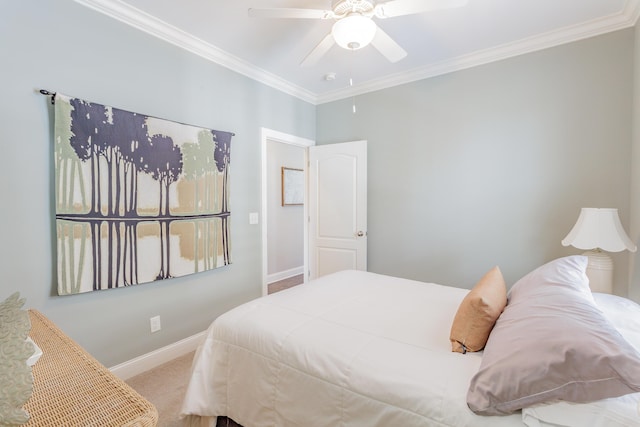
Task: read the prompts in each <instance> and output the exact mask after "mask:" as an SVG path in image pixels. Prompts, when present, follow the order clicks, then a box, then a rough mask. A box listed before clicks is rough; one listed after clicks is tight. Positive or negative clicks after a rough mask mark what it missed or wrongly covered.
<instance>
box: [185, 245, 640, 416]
mask: <svg viewBox="0 0 640 427" xmlns="http://www.w3.org/2000/svg"><path fill="white" fill-rule="evenodd" d="M545 268H546V270H545ZM585 268H586V258H585V257H581V256H575V257H566V258H563V259H559V260H555V261H553V262H551V263H549V264H546V265H545V266H542V267H540V268H539V269H537V270H535V271H534V272H532V273H530V274H528V275H527V276H525V277H523V279H521V280H520V281H519V282H518V283H516V285H514V286H513V288H512V289H511V291H510V294H509V302H508V303H507V302H506V301H505V304H506V307H505V308H503V309H500V310H499V313H498V316H499V317H498V319H497V320H498V321H497V323H496V325H495V327H493V328H492V330H491V331H490V332H491V335H490V336H489V338H488V341H487V343H486V348H484V351H466V353H462V352H457V351H452V344H454V347H455V344H456V343H455V342H453V341H452V333H453V332H452V331H453V328H452V322H454V320H457V319H458V316H459V314H458V313H459V312H460V311H461V307H462V306H463V303H464V302H465V301H466V300H468V299H469V297H470V295H471V294H472V293H473V292H474V291H473V290H472V291H471V292H470V291H469V290H467V289H461V288H455V287H450V286H443V285H439V284H433V283H423V282H418V281H412V280H407V279H401V278H396V277H389V276H384V275H380V274H374V273H369V272H362V271H343V272H339V273H334V274H332V275H328V276H324V277H321V278H319V279H317V280H314V281H311V282H309V283H307V284H304V285H300V286H297V287H294V288H291V289H289V290H286V291H282V292H279V293H276V294H273V295H270V296H267V297H263V298H259V299H256V300H254V301H250V302H248V303H246V304H243V305H241V306H239V307H237V308H235V309H233V310H231V311H229V312H227V313H225V314H224V315H222V316H220V317H219V318H218V319H216V320H215V321H214V322H213V323H212V325H211V326H210V327H209V329H208V331H207V334H206V338H205V340H204V341H203V343H202V344H201V345H200V346H199V348H198V350H197V352H196V355H195V357H194V362H193V366H192V372H191V377H190V381H189V384H188V387H187V390H186V394H185V398H184V402H183V406H182V410H181V412H182V415H183V416H184V417H185V418H186V420H187V424H188V425H192V426H196V425H197V426H215V425H216V418H217V417H223V416H224V417H228V418H230V419H232V420H234V421H236V422H237V423H239V424H241V425H242V426H244V427H260V426H305V427H313V426H338V425H343V426H452V427H453V426H474V427H482V426H492V427H494V426H495V427H500V426H525V425H526V426H529V427H538V426H550V425H581V426H584V425H591V426H605V425H607V426H608V425H611V426H614V425H620V426H627V425H629V426H633V425H635V426H637V425H640V412H639V410H640V409H639V406H638V402H640V393H638V392H640V353H638V349H639V348H640V306H638V305H637V304H635V303H633V302H631V301H629V300H626V299H623V298H620V297H614V296H612V295H599V294H595V295H596V296H595V297H594V296H591V293H590V292H588V281H587V282H586V283H585V280H586V277H585V275H584V270H585ZM566 270H569V276H568V279H566V281H570V282H571V281H575V282H580V283H578V285H579V286H577V287H576V289H577V291H576V292H574V293H576V294H577V296H576V295H573V294H571V293H570V294H571V295H569V298H571V299H577V300H580V302H579V304H578V306H580V305H581V304H582V305H585V306H586V305H587V302H588V304H589V307H588V308H589V310H591V306H590V305H593V307H594V308H595V310H596V311H597V313H596V317H597V316H599V315H602V316H603V318H602V319H600V318H597V319H596V320H597V323H603V324H604V325H605V329H604V333H605V334H608V335H610V336H613V340H614V341H615V342H614V343H613V344H611V343H610V342H609V341H606V340H610V339H611V338H610V337H609V336H607V337H605V338H606V339H605V341H606V343H605V345H607V346H609V345H615V346H622V347H621V348H618V347H616V350H617V352H616V354H615V355H613V356H612V357H613V358H615V357H619V354H618V353H619V352H626V353H628V355H627V356H626V357H627V358H624V357H623V360H621V361H620V360H618V359H615V360H613V359H612V360H613V362H611V363H609V362H610V360H609V359H607V358H608V357H609V355H605V356H602V355H601V354H600V353H598V354H597V355H596V359H597V363H596V362H594V363H596V364H597V365H598V366H599V365H600V364H602V363H604V364H607V365H611V366H613V367H614V368H615V369H617V371H616V373H615V375H616V376H621V377H624V376H628V377H630V378H626V379H625V378H622V379H618V382H615V384H614V383H613V382H612V383H611V384H608V387H605V388H606V390H605V391H604V392H603V391H599V390H598V387H597V386H594V387H591V385H590V383H584V382H583V383H581V384H579V387H578V388H579V390H578V391H576V390H575V389H572V388H570V389H567V390H564V391H562V392H563V393H565V395H567V396H568V397H569V400H573V401H571V402H566V401H564V397H566V396H561V397H558V396H557V395H548V396H546V397H545V400H543V401H533V402H532V401H531V397H530V396H528V397H527V398H525V399H524V401H525V403H524V404H525V405H526V407H525V408H524V409H522V408H516V409H513V407H511V408H509V407H505V406H504V405H505V403H504V401H502V402H500V403H499V404H494V403H495V402H493V400H495V399H496V397H495V396H494V395H493V394H492V393H494V391H495V390H489V391H487V390H483V387H486V384H490V385H491V384H493V383H494V382H497V383H504V382H505V381H506V380H505V378H500V377H499V376H500V375H504V372H502V370H500V371H501V372H500V373H499V374H498V376H496V372H495V363H493V364H492V363H491V362H492V360H493V361H494V362H495V360H497V359H500V357H503V356H504V354H497V355H496V354H491V349H492V348H495V349H498V350H499V352H500V353H502V346H503V343H502V342H501V341H500V333H501V332H502V331H503V330H505V328H506V332H507V333H508V334H511V333H513V331H512V330H510V329H509V328H511V327H512V326H511V325H512V324H513V323H514V322H513V321H506V322H503V323H505V324H504V325H502V324H501V320H502V318H503V317H504V318H505V319H506V318H508V316H509V315H510V313H509V311H510V306H514V307H517V305H518V304H517V302H518V300H517V299H514V297H513V296H512V293H514V289H519V290H520V294H522V297H523V298H524V299H525V300H544V298H543V296H537V297H535V298H532V297H531V295H527V294H526V292H525V290H526V289H528V288H530V289H532V290H533V292H537V291H538V289H539V288H542V289H546V287H550V288H551V287H552V286H556V282H558V280H557V278H556V277H555V275H558V274H560V275H561V276H562V275H563V274H564V275H565V276H566V274H565V273H567V271H566ZM540 271H542V273H541V272H540ZM548 276H553V277H548ZM525 279H527V280H525ZM541 280H542V281H543V282H545V283H544V284H545V285H547V284H548V283H547V282H549V283H551V284H550V285H549V286H540V283H539V282H540V281H541ZM523 281H525V282H526V283H524V285H522V284H520V282H523ZM560 282H561V284H564V283H563V282H562V280H561V281H560ZM531 283H533V285H532V284H531ZM525 285H526V286H525ZM572 285H573V284H572ZM502 286H504V284H503V285H502ZM477 287H478V285H476V287H474V290H476V288H477ZM565 287H566V286H565ZM585 287H586V291H585V289H584V288H585ZM567 288H571V286H569V287H567ZM562 292H564V291H561V292H560V293H562ZM557 293H558V292H556V291H554V292H553V295H555V294H557ZM516 294H517V293H516ZM583 300H584V301H583ZM556 302H558V301H555V302H554V301H547V303H546V305H550V306H552V307H553V306H555V304H556ZM559 303H560V304H561V305H562V306H563V307H566V304H565V302H564V301H560V302H559ZM579 308H580V307H579ZM576 310H577V311H580V310H578V309H576ZM563 316H564V315H563ZM607 316H612V317H607ZM527 317H530V316H527ZM534 317H536V316H534ZM551 319H552V321H555V323H556V325H557V324H558V321H557V318H556V319H554V318H553V315H552V316H551ZM603 319H604V320H603ZM524 320H525V321H527V319H524ZM528 320H529V321H530V320H531V319H528ZM580 322H582V320H580ZM580 322H578V323H580ZM494 323H495V322H494ZM515 323H518V322H515ZM525 323H526V322H525ZM492 326H493V325H492ZM556 327H557V326H556ZM556 327H554V333H555V332H557V329H555V328H556ZM588 333H589V334H592V332H588ZM525 335H527V334H525ZM555 335H559V334H555ZM560 335H561V334H560ZM572 335H574V333H573V332H572ZM571 338H572V337H570V338H569V339H568V341H571ZM576 338H577V339H578V340H580V341H581V342H582V341H584V340H583V339H582V338H580V337H576ZM507 341H510V338H509V339H508V340H507ZM524 341H527V340H524ZM565 341H567V339H565ZM525 344H526V343H525ZM529 344H531V343H529ZM551 345H552V346H556V350H557V345H558V343H557V342H555V341H554V340H551ZM568 345H569V347H571V346H573V345H574V343H571V342H570V343H569V344H568ZM599 346H600V343H599V342H598V343H596V351H598V349H599V348H600V347H599ZM515 347H516V348H515V349H514V351H515V352H516V355H513V354H509V355H507V357H508V358H509V359H513V360H519V359H518V356H517V353H519V352H521V351H520V350H519V349H518V347H517V346H515ZM537 347H539V346H538V345H536V348H537ZM524 351H529V350H527V349H526V348H525V349H524ZM536 351H538V350H536ZM561 351H562V350H561ZM611 351H612V352H613V350H611ZM494 353H495V352H494ZM568 353H573V352H572V351H569V352H568ZM587 353H588V351H587ZM567 357H568V358H569V359H571V357H573V356H571V355H569V356H567ZM579 357H589V356H588V355H586V356H585V355H580V356H579ZM565 359H566V357H565ZM627 359H629V360H627ZM574 362H575V363H573V364H577V365H583V364H584V363H582V362H583V360H582V359H581V360H579V361H574ZM500 363H503V362H500ZM518 363H521V362H518ZM523 363H527V362H526V361H525V362H523ZM564 363H567V360H564ZM620 363H622V365H623V367H622V368H620V369H619V367H618V366H617V364H620ZM539 365H540V363H535V364H534V365H533V369H538V368H539ZM515 369H516V371H517V373H516V374H514V373H513V372H510V373H509V375H518V373H519V374H522V375H524V377H522V378H520V379H518V380H515V381H510V380H509V381H507V382H508V383H510V384H511V383H513V384H516V389H517V392H520V391H521V390H520V389H522V388H525V389H527V387H530V386H531V387H534V388H535V385H536V383H537V382H538V381H537V380H536V379H535V378H534V377H533V376H532V375H533V374H532V373H530V372H528V371H527V369H528V368H526V367H515ZM545 369H546V371H547V373H548V372H552V371H553V368H549V367H548V366H547V367H546V368H545ZM587 370H588V371H589V370H591V371H593V369H588V367H587ZM507 371H508V369H507ZM536 375H537V374H536ZM580 375H582V373H580ZM589 375H591V374H589ZM604 375H605V376H607V378H608V379H609V380H610V378H609V377H611V372H608V371H607V372H605V373H604ZM591 380H593V381H594V384H596V385H597V384H598V383H597V381H599V380H601V379H600V378H596V379H591ZM562 381H564V379H562ZM543 382H544V381H543ZM565 382H566V381H565ZM619 383H620V384H619ZM622 383H623V384H622ZM532 384H533V385H532ZM585 384H586V385H585ZM545 386H548V384H546V385H545ZM563 387H565V388H566V387H567V385H566V384H564V385H563ZM625 387H626V388H625ZM472 388H475V389H474V390H472ZM552 388H555V389H561V388H562V387H552ZM590 388H594V389H595V390H592V391H590V393H591V395H589V396H587V401H584V399H585V396H583V395H581V393H583V394H584V392H585V391H584V390H585V389H590ZM609 389H612V391H611V390H609ZM478 390H480V391H478ZM580 390H582V391H580ZM510 392H513V390H511V391H510ZM530 392H531V391H530V390H527V393H530ZM473 393H476V394H477V393H484V394H485V395H483V396H482V398H483V399H484V398H487V393H488V395H489V397H488V399H489V400H492V399H493V400H492V402H493V403H492V406H491V405H490V406H491V408H492V409H491V410H489V411H488V412H487V410H486V408H480V409H478V408H477V406H478V399H477V396H474V395H473ZM594 393H595V397H597V399H594V398H593V396H594ZM602 393H609V394H611V396H610V397H606V398H602V396H601V395H602ZM532 394H535V395H540V394H542V395H544V393H541V392H540V390H534V391H533V392H532ZM474 399H475V401H474ZM527 399H529V401H527ZM507 400H508V401H509V404H510V405H511V406H513V405H514V402H517V401H521V400H522V396H517V398H516V399H513V396H509V397H508V399H507ZM470 402H471V403H473V404H475V405H476V407H474V410H473V411H472V410H471V409H470V407H472V406H473V405H472V404H471V403H470ZM480 405H482V403H481V404H480ZM500 405H502V406H500ZM516 406H518V405H517V404H516ZM492 411H493V413H495V415H494V414H492V415H485V414H483V412H484V413H491V412H492ZM581 417H582V418H581ZM585 417H586V418H585ZM580 420H588V421H589V423H588V424H584V423H582V424H580Z"/></svg>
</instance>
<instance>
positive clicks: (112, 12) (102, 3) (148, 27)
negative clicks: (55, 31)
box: [75, 0, 317, 104]
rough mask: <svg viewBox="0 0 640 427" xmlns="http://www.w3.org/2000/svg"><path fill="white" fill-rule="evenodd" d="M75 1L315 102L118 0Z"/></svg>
mask: <svg viewBox="0 0 640 427" xmlns="http://www.w3.org/2000/svg"><path fill="white" fill-rule="evenodd" d="M75 2H76V3H79V4H81V5H83V6H86V7H88V8H90V9H93V10H95V11H97V12H100V13H102V14H104V15H106V16H109V17H110V18H113V19H116V20H118V21H120V22H123V23H125V24H127V25H130V26H132V27H133V28H136V29H138V30H140V31H144V32H145V33H147V34H150V35H152V36H154V37H157V38H159V39H161V40H164V41H166V42H168V43H171V44H173V45H175V46H178V47H180V48H182V49H184V50H187V51H189V52H191V53H194V54H196V55H198V56H201V57H203V58H205V59H207V60H209V61H212V62H215V63H216V64H219V65H222V66H223V67H226V68H228V69H230V70H233V71H235V72H237V73H239V74H242V75H244V76H246V77H249V78H250V79H253V80H256V81H258V82H261V83H264V84H265V85H267V86H270V87H272V88H274V89H277V90H279V91H281V92H284V93H287V94H289V95H291V96H294V97H296V98H300V99H301V100H303V101H306V102H309V103H312V104H315V103H316V100H317V95H316V94H314V93H312V92H310V91H308V90H306V89H304V88H302V87H300V86H296V85H294V84H292V83H291V82H289V81H287V80H285V79H283V78H281V77H278V76H276V75H275V74H273V73H270V72H268V71H266V70H263V69H261V68H258V67H256V66H255V65H253V64H251V63H249V62H247V61H244V60H243V59H240V58H238V57H236V56H234V55H231V54H230V53H228V52H226V51H224V50H222V49H220V48H218V47H216V46H214V45H212V44H210V43H207V42H205V41H204V40H202V39H200V38H198V37H194V36H193V35H191V34H189V33H187V32H185V31H182V30H181V29H179V28H177V27H174V26H172V25H170V24H168V23H166V22H164V21H162V20H160V19H158V18H156V17H154V16H152V15H150V14H148V13H146V12H144V11H142V10H140V9H138V8H135V7H133V6H130V5H128V4H127V3H125V2H123V1H121V0H75Z"/></svg>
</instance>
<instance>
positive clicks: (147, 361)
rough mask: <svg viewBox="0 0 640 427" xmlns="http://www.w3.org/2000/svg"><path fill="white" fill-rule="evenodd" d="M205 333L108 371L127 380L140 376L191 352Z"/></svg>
mask: <svg viewBox="0 0 640 427" xmlns="http://www.w3.org/2000/svg"><path fill="white" fill-rule="evenodd" d="M205 334H206V331H204V332H200V333H199V334H195V335H192V336H190V337H188V338H185V339H183V340H180V341H178V342H175V343H173V344H169V345H168V346H165V347H162V348H159V349H157V350H154V351H152V352H151V353H147V354H143V355H142V356H139V357H136V358H135V359H131V360H129V361H126V362H124V363H120V364H119V365H116V366H114V367H112V368H109V370H110V371H111V372H112V373H113V374H114V375H115V376H117V377H118V378H120V379H122V380H127V379H129V378H131V377H135V376H136V375H138V374H142V373H143V372H146V371H148V370H150V369H153V368H155V367H157V366H160V365H162V364H163V363H167V362H169V361H170V360H173V359H175V358H176V357H180V356H184V355H185V354H187V353H190V352H192V351H193V350H195V349H196V348H198V345H199V344H200V343H201V342H202V340H203V339H204V336H205Z"/></svg>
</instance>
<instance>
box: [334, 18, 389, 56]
mask: <svg viewBox="0 0 640 427" xmlns="http://www.w3.org/2000/svg"><path fill="white" fill-rule="evenodd" d="M377 28H378V27H377V26H376V24H375V22H373V21H372V20H371V19H370V18H367V17H365V16H362V15H360V14H351V15H349V16H346V17H344V18H342V19H340V20H338V21H336V23H335V24H333V28H332V29H331V34H332V35H333V38H334V40H335V41H336V43H337V44H338V46H340V47H342V48H344V49H348V50H357V49H361V48H363V47H365V46H367V45H368V44H369V43H371V40H373V37H374V36H375V34H376V30H377Z"/></svg>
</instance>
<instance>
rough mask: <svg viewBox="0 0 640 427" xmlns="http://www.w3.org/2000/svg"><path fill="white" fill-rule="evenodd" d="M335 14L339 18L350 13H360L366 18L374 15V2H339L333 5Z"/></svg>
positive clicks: (350, 0)
mask: <svg viewBox="0 0 640 427" xmlns="http://www.w3.org/2000/svg"><path fill="white" fill-rule="evenodd" d="M332 9H333V13H334V14H335V15H336V16H338V17H344V16H347V15H349V14H350V13H360V14H363V15H365V16H371V15H372V14H373V9H374V7H373V2H371V1H368V0H337V1H334V2H333V5H332Z"/></svg>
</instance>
